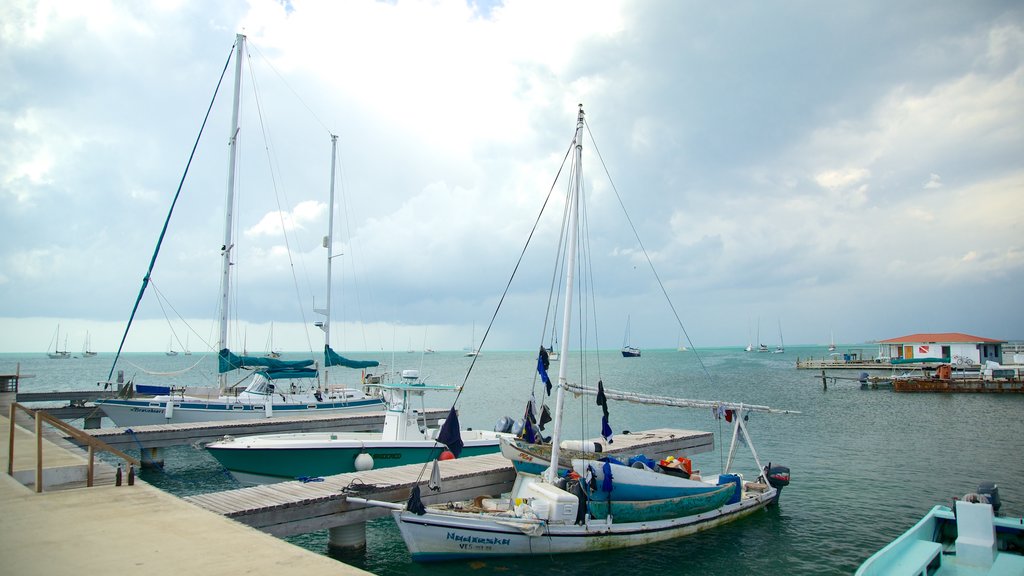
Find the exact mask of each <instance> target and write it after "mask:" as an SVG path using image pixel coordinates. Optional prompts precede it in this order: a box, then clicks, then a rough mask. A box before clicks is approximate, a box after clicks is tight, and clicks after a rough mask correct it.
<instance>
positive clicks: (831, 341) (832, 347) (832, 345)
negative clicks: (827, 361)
mask: <svg viewBox="0 0 1024 576" xmlns="http://www.w3.org/2000/svg"><path fill="white" fill-rule="evenodd" d="M828 351H829V352H835V351H836V335H835V332H833V331H832V330H831V329H829V331H828Z"/></svg>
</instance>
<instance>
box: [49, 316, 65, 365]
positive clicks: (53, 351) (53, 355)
mask: <svg viewBox="0 0 1024 576" xmlns="http://www.w3.org/2000/svg"><path fill="white" fill-rule="evenodd" d="M52 344H53V347H52V348H50V349H49V350H48V351H47V352H46V355H47V356H48V357H49V358H50V359H51V360H67V359H68V358H71V353H70V352H68V335H67V334H65V335H64V349H63V350H61V348H60V324H57V332H56V333H55V334H54V336H53V341H52Z"/></svg>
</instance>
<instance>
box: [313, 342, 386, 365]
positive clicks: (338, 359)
mask: <svg viewBox="0 0 1024 576" xmlns="http://www.w3.org/2000/svg"><path fill="white" fill-rule="evenodd" d="M324 366H344V367H345V368H356V369H358V368H373V367H375V366H380V362H377V361H376V360H349V359H348V358H345V357H344V356H340V355H338V353H337V352H335V351H334V350H332V349H331V347H330V345H328V344H325V345H324Z"/></svg>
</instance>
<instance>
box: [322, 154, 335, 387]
mask: <svg viewBox="0 0 1024 576" xmlns="http://www.w3.org/2000/svg"><path fill="white" fill-rule="evenodd" d="M337 162H338V137H337V136H336V135H334V134H331V193H330V196H329V200H328V202H329V203H328V205H327V236H326V237H325V238H324V243H325V244H326V248H327V304H326V307H325V309H324V352H326V351H327V347H328V346H330V345H331V263H332V262H333V261H334V174H335V172H336V170H335V167H336V166H337ZM326 358H327V357H326V355H325V356H324V359H325V360H324V364H325V366H324V382H325V383H326V382H328V373H327V366H326V364H327V362H326Z"/></svg>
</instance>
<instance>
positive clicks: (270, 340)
mask: <svg viewBox="0 0 1024 576" xmlns="http://www.w3.org/2000/svg"><path fill="white" fill-rule="evenodd" d="M264 356H265V357H267V358H280V357H281V352H279V351H277V350H274V323H273V322H271V323H270V335H269V336H267V353H266V354H264Z"/></svg>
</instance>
